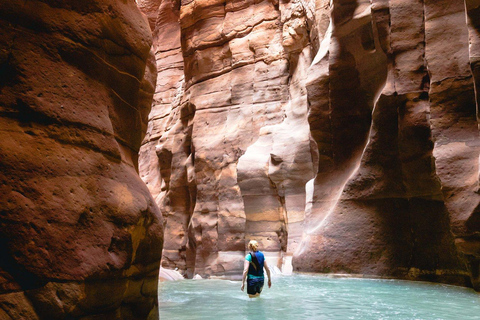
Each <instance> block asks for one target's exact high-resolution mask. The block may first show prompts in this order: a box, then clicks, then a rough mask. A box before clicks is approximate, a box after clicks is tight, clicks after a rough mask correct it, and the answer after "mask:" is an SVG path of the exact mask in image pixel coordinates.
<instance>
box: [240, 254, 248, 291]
mask: <svg viewBox="0 0 480 320" xmlns="http://www.w3.org/2000/svg"><path fill="white" fill-rule="evenodd" d="M249 264H250V262H248V261H247V260H245V262H244V263H243V276H242V288H241V289H242V291H243V289H244V288H245V280H246V279H247V274H248V266H249Z"/></svg>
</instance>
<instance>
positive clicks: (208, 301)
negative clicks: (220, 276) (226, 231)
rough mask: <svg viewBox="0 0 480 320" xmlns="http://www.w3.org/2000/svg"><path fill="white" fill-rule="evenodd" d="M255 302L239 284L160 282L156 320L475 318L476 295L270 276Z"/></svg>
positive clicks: (424, 286) (478, 315) (430, 287)
mask: <svg viewBox="0 0 480 320" xmlns="http://www.w3.org/2000/svg"><path fill="white" fill-rule="evenodd" d="M272 282H273V285H272V288H271V289H268V288H267V287H265V288H264V289H263V293H262V295H261V297H260V298H257V299H250V298H248V296H247V295H246V293H244V292H242V291H240V282H239V281H228V280H180V281H168V282H162V283H160V287H159V302H160V319H162V320H163V319H165V320H167V319H183V320H189V319H195V320H196V319H218V320H220V319H222V320H223V319H228V320H235V319H238V320H240V319H248V320H261V319H321V320H323V319H324V320H347V319H362V320H373V319H375V320H380V319H382V320H387V319H395V320H407V319H408V320H414V319H415V320H417V319H425V320H439V319H442V320H457V319H458V320H474V319H479V320H480V294H478V293H476V292H474V291H473V290H472V289H467V288H460V287H455V286H447V285H441V284H432V283H424V282H410V281H399V280H372V279H352V278H327V277H323V276H312V275H293V276H283V277H282V276H280V277H275V278H273V281H272Z"/></svg>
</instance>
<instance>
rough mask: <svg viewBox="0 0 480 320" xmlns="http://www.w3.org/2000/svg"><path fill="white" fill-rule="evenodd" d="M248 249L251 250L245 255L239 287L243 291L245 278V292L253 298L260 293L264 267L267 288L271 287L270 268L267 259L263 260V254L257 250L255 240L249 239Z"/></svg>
mask: <svg viewBox="0 0 480 320" xmlns="http://www.w3.org/2000/svg"><path fill="white" fill-rule="evenodd" d="M248 249H249V250H251V251H250V253H248V254H247V256H246V257H245V263H244V268H243V269H244V270H243V278H242V288H241V289H242V291H243V289H244V286H245V280H247V293H248V295H249V297H250V298H255V297H258V296H259V295H260V293H261V292H262V289H263V285H264V281H265V276H264V273H263V269H264V268H265V270H266V271H267V276H268V287H269V288H270V287H271V285H272V282H271V279H270V269H269V267H268V264H267V261H265V256H264V254H263V253H262V252H261V251H258V243H257V241H255V240H252V241H250V242H249V244H248Z"/></svg>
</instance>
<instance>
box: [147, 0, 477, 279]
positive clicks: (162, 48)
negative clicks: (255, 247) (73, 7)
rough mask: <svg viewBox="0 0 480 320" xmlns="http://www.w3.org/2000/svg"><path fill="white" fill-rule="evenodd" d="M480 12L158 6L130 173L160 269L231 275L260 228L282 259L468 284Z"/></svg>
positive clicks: (430, 7)
mask: <svg viewBox="0 0 480 320" xmlns="http://www.w3.org/2000/svg"><path fill="white" fill-rule="evenodd" d="M145 2H146V4H145V7H154V6H153V5H151V3H153V2H149V1H145ZM479 8H480V3H479V2H478V1H474V0H466V1H463V0H458V1H457V0H454V1H430V0H408V1H404V0H402V1H400V0H390V1H387V0H371V1H370V0H332V1H326V0H317V1H313V0H311V1H308V0H292V1H279V2H276V1H258V0H256V1H213V0H212V1H207V0H204V1H198V0H192V1H185V2H175V3H173V2H161V4H160V10H159V11H158V13H159V15H158V18H157V20H156V23H155V35H156V36H155V40H154V43H155V45H156V46H157V67H158V69H159V70H160V71H159V80H158V83H157V90H156V99H155V102H154V105H153V109H152V110H153V111H152V113H151V115H150V122H149V129H148V133H147V137H146V139H145V140H144V142H143V145H142V148H141V155H140V171H141V175H142V178H143V179H144V181H146V182H147V184H148V186H149V188H150V190H151V192H152V193H153V194H154V196H155V197H156V200H157V203H159V204H160V207H161V210H162V213H163V216H164V218H165V223H166V225H165V227H166V229H165V232H166V239H167V240H166V246H165V248H166V249H165V250H164V258H165V260H164V266H165V267H169V268H179V269H180V270H181V271H182V272H184V273H186V274H187V275H188V276H191V275H193V274H194V273H199V274H201V275H227V276H228V275H234V274H239V273H240V270H241V268H242V259H243V255H244V253H245V252H244V250H245V243H246V242H247V241H248V240H249V239H251V238H255V239H258V240H260V242H261V246H262V248H263V249H264V250H265V251H267V255H268V256H269V258H270V259H271V261H272V262H273V263H274V264H277V265H278V266H279V267H283V268H284V270H285V271H288V269H289V267H288V266H289V262H290V261H291V259H292V256H293V267H294V269H295V270H298V271H316V272H335V273H362V274H370V275H385V276H393V277H400V278H408V279H429V280H435V281H444V282H450V283H457V284H465V285H470V284H472V283H473V285H475V286H477V287H478V280H479V279H478V274H479V255H480V245H479V244H480V242H479V237H478V235H479V232H480V224H479V221H480V220H479V218H478V217H479V213H478V211H479V209H478V208H479V203H480V195H479V192H478V190H479V164H478V163H479V153H480V140H479V136H478V116H477V112H478V90H476V88H478V79H479V74H478V71H479V70H480V69H479V68H478V66H479V64H478V56H479V54H480V51H479V49H478V43H480V42H479V41H478V39H479V34H480V33H479V30H480V28H479V19H480V18H479V17H480V15H479V14H478V13H479V10H480V9H479ZM150 15H151V16H153V14H150ZM173 30H174V31H173Z"/></svg>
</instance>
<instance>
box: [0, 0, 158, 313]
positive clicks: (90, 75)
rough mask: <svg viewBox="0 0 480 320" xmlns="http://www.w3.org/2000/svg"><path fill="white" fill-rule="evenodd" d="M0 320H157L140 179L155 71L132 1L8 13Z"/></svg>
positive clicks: (147, 198)
mask: <svg viewBox="0 0 480 320" xmlns="http://www.w3.org/2000/svg"><path fill="white" fill-rule="evenodd" d="M0 30H1V31H0V79H1V80H0V101H1V104H0V115H1V117H0V134H1V141H0V194H1V196H0V208H1V209H0V210H1V217H0V247H1V248H0V250H1V253H0V257H1V258H0V318H1V319H147V318H148V317H150V318H151V319H155V318H158V315H157V314H158V313H157V307H156V305H157V298H156V292H157V281H158V268H159V261H160V257H161V249H162V221H161V215H160V213H159V210H158V207H157V206H156V204H155V203H154V200H153V199H152V197H151V195H150V194H149V191H148V189H147V187H146V186H145V185H144V183H143V182H142V181H141V179H140V178H139V176H138V174H137V172H136V167H137V158H138V156H137V152H138V149H139V147H140V143H141V141H142V139H143V136H144V134H143V133H144V132H145V130H146V126H147V117H148V113H149V111H150V105H151V101H152V95H153V92H154V84H155V77H156V69H155V64H154V60H153V54H152V53H151V52H150V48H151V33H150V30H149V27H148V22H147V20H146V18H145V17H144V16H143V15H142V14H141V13H140V11H139V10H138V8H137V6H136V4H135V2H134V1H113V0H112V1H109V0H105V1H100V0H99V1H96V0H92V1H80V2H78V1H47V0H45V1H21V2H16V1H3V0H2V1H0Z"/></svg>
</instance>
